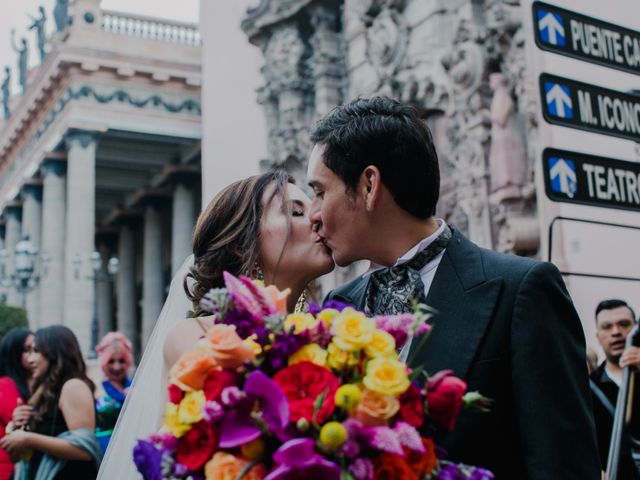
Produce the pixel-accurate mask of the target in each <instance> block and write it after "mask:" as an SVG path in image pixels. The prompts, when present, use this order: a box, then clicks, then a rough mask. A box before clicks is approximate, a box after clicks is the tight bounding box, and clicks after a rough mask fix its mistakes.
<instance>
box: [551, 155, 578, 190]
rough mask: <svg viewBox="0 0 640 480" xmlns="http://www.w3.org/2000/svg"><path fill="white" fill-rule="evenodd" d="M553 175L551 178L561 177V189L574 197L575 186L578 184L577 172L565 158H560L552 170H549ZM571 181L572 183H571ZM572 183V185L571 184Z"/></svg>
mask: <svg viewBox="0 0 640 480" xmlns="http://www.w3.org/2000/svg"><path fill="white" fill-rule="evenodd" d="M549 175H550V176H551V180H555V178H556V177H559V179H560V190H561V191H562V193H565V194H567V195H569V196H570V197H573V193H574V187H573V185H575V184H576V172H574V171H573V170H572V169H571V167H570V166H569V165H568V164H567V162H565V161H564V159H562V158H559V159H558V161H557V162H556V164H555V165H554V166H553V168H552V169H551V171H550V172H549ZM569 182H571V183H569ZM570 185H571V186H570Z"/></svg>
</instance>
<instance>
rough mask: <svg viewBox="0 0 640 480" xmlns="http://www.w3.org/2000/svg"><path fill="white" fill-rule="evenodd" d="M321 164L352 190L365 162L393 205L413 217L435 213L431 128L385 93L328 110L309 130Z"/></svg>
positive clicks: (435, 159)
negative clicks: (319, 151)
mask: <svg viewBox="0 0 640 480" xmlns="http://www.w3.org/2000/svg"><path fill="white" fill-rule="evenodd" d="M311 141H312V142H313V143H314V144H316V145H320V146H323V147H324V152H323V158H324V163H325V165H326V166H327V167H328V168H329V169H331V170H332V171H333V172H334V173H335V174H336V175H337V176H338V177H340V178H341V179H342V181H343V182H344V183H345V185H346V186H347V189H348V190H350V191H354V190H355V188H356V186H357V184H358V180H359V179H360V175H361V174H362V172H363V171H364V169H365V168H366V167H367V166H368V165H374V166H375V167H377V168H378V169H379V170H380V174H381V176H382V183H383V184H384V185H385V186H386V187H387V188H388V189H389V191H390V192H391V195H393V198H394V200H395V201H396V203H397V204H398V206H399V207H400V208H402V209H404V210H406V211H407V212H409V213H410V214H412V215H414V216H415V217H418V218H421V219H425V218H428V217H430V216H432V215H434V214H435V210H436V204H437V203H438V196H439V192H440V169H439V166H438V155H437V154H436V149H435V147H434V145H433V138H432V136H431V132H430V131H429V129H428V128H427V125H426V124H425V122H424V121H423V120H422V119H420V117H419V116H418V113H417V112H416V110H415V109H414V108H412V107H409V106H406V105H402V104H401V103H399V102H397V101H395V100H392V99H390V98H386V97H372V98H360V99H358V100H354V101H352V102H350V103H347V104H346V105H342V106H339V107H336V108H335V109H333V110H332V111H331V112H330V113H329V114H328V115H327V116H326V117H324V118H323V119H321V120H320V121H319V122H318V123H317V124H316V125H315V127H314V128H313V130H312V132H311Z"/></svg>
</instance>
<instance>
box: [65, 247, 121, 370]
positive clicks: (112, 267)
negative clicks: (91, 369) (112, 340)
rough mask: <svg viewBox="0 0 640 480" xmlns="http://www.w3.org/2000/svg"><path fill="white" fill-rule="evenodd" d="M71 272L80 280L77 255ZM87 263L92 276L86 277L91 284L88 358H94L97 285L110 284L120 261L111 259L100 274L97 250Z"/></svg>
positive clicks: (80, 261)
mask: <svg viewBox="0 0 640 480" xmlns="http://www.w3.org/2000/svg"><path fill="white" fill-rule="evenodd" d="M72 263H73V271H74V273H75V277H76V278H80V269H81V267H82V258H81V257H80V255H79V254H76V255H75V256H74V257H73V260H72ZM89 263H90V265H91V270H93V275H90V276H88V277H86V278H87V279H88V280H91V281H92V282H93V316H92V319H91V351H90V353H89V358H96V357H97V354H96V346H97V345H98V283H101V282H112V281H113V277H114V276H115V275H116V274H117V273H118V268H119V266H120V261H119V260H118V257H115V256H113V257H111V258H110V259H109V261H108V262H107V273H106V274H104V273H103V272H102V255H100V252H98V251H97V250H94V251H93V252H91V254H90V255H89Z"/></svg>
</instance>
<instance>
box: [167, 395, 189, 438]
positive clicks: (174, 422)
mask: <svg viewBox="0 0 640 480" xmlns="http://www.w3.org/2000/svg"><path fill="white" fill-rule="evenodd" d="M164 429H165V430H166V431H167V432H169V433H171V434H173V435H174V436H175V437H178V438H180V437H181V436H182V435H184V434H185V433H187V432H188V431H189V430H191V425H189V424H185V423H182V422H181V421H180V418H179V417H178V405H176V404H175V403H167V405H166V406H165V407H164Z"/></svg>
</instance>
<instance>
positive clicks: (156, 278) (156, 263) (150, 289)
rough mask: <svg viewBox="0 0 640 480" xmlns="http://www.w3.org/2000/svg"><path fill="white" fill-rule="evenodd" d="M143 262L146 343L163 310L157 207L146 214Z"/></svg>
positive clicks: (143, 335) (144, 335)
mask: <svg viewBox="0 0 640 480" xmlns="http://www.w3.org/2000/svg"><path fill="white" fill-rule="evenodd" d="M142 248H143V260H142V262H143V263H142V273H143V278H142V338H141V342H140V344H141V346H142V349H143V351H144V347H145V346H146V342H147V340H148V339H149V336H150V335H151V331H152V330H153V327H154V325H155V323H156V320H157V319H158V316H159V315H160V311H161V310H162V299H163V297H164V281H163V275H162V218H161V215H160V210H159V208H158V206H157V205H147V206H146V208H145V213H144V243H143V247H142Z"/></svg>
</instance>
